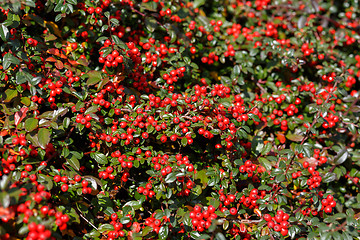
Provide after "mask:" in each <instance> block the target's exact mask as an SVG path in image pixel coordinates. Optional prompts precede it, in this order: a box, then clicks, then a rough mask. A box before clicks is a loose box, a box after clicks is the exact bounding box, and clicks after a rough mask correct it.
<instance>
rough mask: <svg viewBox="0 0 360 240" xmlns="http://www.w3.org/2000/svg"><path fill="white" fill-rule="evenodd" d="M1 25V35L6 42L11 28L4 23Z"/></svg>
mask: <svg viewBox="0 0 360 240" xmlns="http://www.w3.org/2000/svg"><path fill="white" fill-rule="evenodd" d="M0 25H1V26H0V37H1V39H2V40H3V41H4V42H6V41H7V40H8V39H9V29H8V28H7V27H6V26H5V25H4V24H0Z"/></svg>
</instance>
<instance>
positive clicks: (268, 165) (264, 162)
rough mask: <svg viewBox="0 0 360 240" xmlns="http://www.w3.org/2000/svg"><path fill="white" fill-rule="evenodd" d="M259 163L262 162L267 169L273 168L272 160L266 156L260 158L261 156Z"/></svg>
mask: <svg viewBox="0 0 360 240" xmlns="http://www.w3.org/2000/svg"><path fill="white" fill-rule="evenodd" d="M259 163H260V164H261V166H263V167H264V168H265V169H266V170H267V171H270V170H271V168H272V165H271V163H270V161H269V160H267V159H266V158H264V157H260V158H259Z"/></svg>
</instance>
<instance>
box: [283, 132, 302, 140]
mask: <svg viewBox="0 0 360 240" xmlns="http://www.w3.org/2000/svg"><path fill="white" fill-rule="evenodd" d="M286 138H287V139H289V140H291V141H293V142H301V141H302V140H303V138H304V137H303V136H301V135H298V134H292V133H288V134H286Z"/></svg>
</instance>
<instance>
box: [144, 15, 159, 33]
mask: <svg viewBox="0 0 360 240" xmlns="http://www.w3.org/2000/svg"><path fill="white" fill-rule="evenodd" d="M157 26H158V23H157V22H156V20H155V19H154V18H151V17H147V18H145V27H146V29H147V30H148V31H149V32H154V31H155V29H156V27H157Z"/></svg>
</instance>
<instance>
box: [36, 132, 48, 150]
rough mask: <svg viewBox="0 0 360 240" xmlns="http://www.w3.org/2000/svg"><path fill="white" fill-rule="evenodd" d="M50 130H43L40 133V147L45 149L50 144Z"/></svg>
mask: <svg viewBox="0 0 360 240" xmlns="http://www.w3.org/2000/svg"><path fill="white" fill-rule="evenodd" d="M50 134H51V133H50V130H49V129H47V128H41V129H40V130H39V132H38V141H39V144H40V147H41V148H42V149H45V148H46V146H47V145H48V143H49V142H50Z"/></svg>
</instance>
